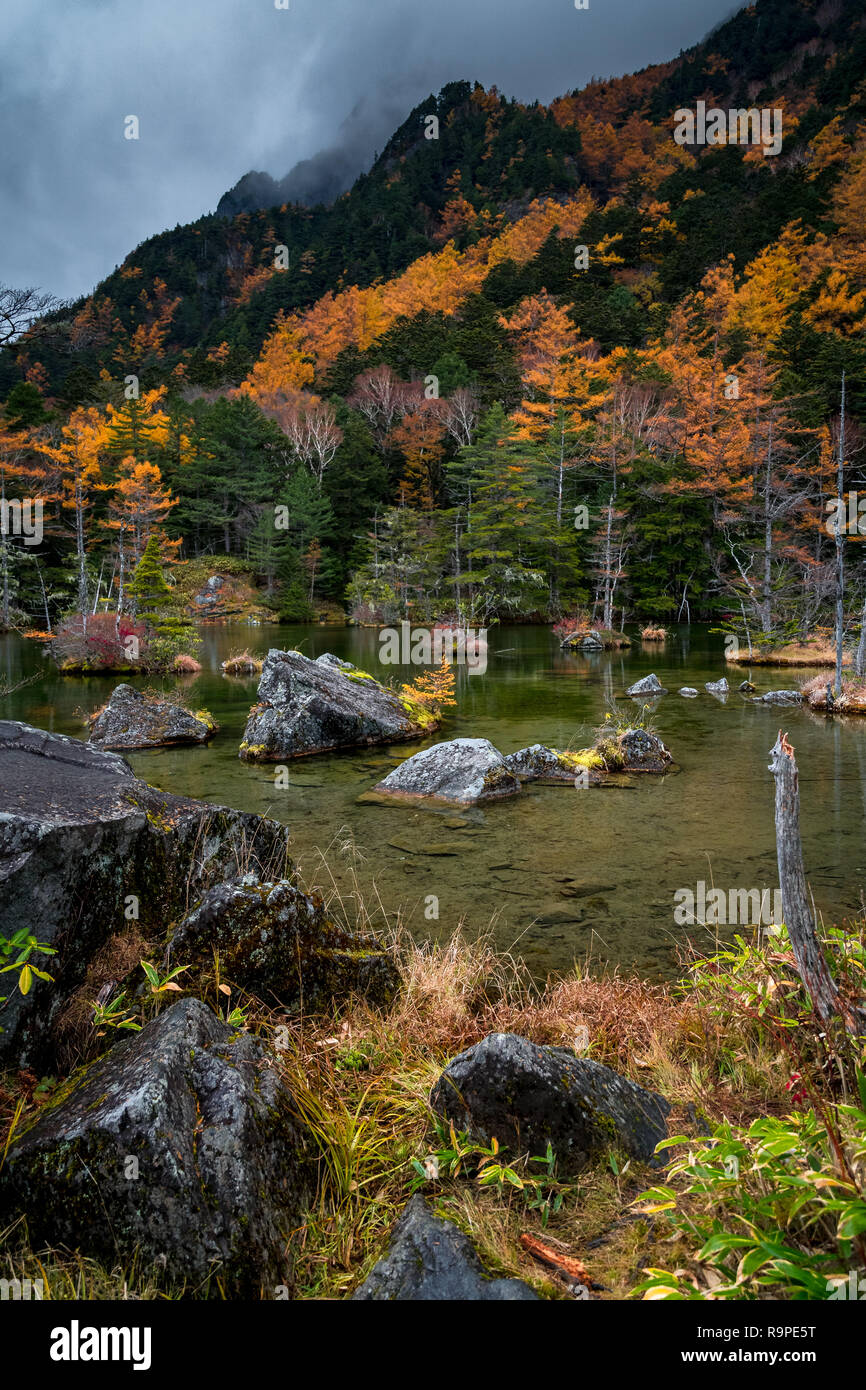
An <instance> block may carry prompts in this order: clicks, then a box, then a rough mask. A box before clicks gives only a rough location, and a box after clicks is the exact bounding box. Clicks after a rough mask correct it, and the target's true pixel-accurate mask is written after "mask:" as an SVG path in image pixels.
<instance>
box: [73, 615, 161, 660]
mask: <svg viewBox="0 0 866 1390" xmlns="http://www.w3.org/2000/svg"><path fill="white" fill-rule="evenodd" d="M51 655H52V656H53V658H54V660H55V661H56V662H57V664H58V666H59V667H60V669H61V670H62V671H146V670H148V669H149V668H150V662H151V659H152V652H151V637H150V634H149V632H148V628H147V625H146V624H145V623H143V622H136V621H135V620H134V619H133V618H129V617H126V616H125V615H121V616H120V617H118V616H117V614H116V613H93V614H91V616H90V617H88V619H87V624H86V627H85V623H84V619H83V618H82V615H81V614H80V613H73V614H72V615H71V616H70V617H68V618H65V619H64V620H63V622H62V623H61V624H60V626H59V627H58V629H57V632H56V634H55V638H54V642H53V644H52V647H51Z"/></svg>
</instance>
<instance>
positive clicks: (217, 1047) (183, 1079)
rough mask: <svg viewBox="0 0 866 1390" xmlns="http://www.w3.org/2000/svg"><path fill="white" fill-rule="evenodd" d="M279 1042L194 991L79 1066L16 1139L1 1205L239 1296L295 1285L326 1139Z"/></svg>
mask: <svg viewBox="0 0 866 1390" xmlns="http://www.w3.org/2000/svg"><path fill="white" fill-rule="evenodd" d="M272 1063H273V1057H272V1055H271V1054H270V1053H269V1052H268V1051H267V1049H266V1048H265V1047H264V1046H263V1045H262V1044H261V1043H260V1042H259V1041H258V1040H257V1039H256V1038H254V1037H252V1036H251V1035H250V1034H248V1033H240V1034H238V1033H237V1032H235V1031H234V1030H233V1029H231V1028H229V1027H227V1025H226V1024H224V1023H222V1022H220V1020H219V1019H218V1018H217V1016H216V1014H214V1013H213V1011H212V1010H211V1009H209V1008H208V1007H207V1005H206V1004H203V1003H202V1002H201V1001H200V1000H198V999H184V1000H181V1001H180V1002H179V1003H177V1004H175V1005H173V1006H172V1007H171V1008H169V1009H166V1010H165V1011H164V1012H163V1013H161V1014H160V1015H159V1016H158V1017H157V1018H155V1019H154V1020H153V1021H152V1022H151V1023H149V1024H148V1025H147V1027H146V1028H144V1029H142V1031H141V1032H140V1033H135V1034H132V1035H127V1036H126V1037H125V1039H124V1040H123V1041H122V1042H119V1043H117V1044H116V1045H115V1046H114V1047H113V1048H112V1050H111V1051H110V1052H109V1053H108V1054H107V1056H105V1057H103V1058H101V1059H100V1060H99V1061H98V1062H95V1063H91V1065H90V1066H89V1067H85V1068H83V1069H82V1070H81V1071H79V1072H77V1073H75V1074H74V1075H73V1076H72V1077H71V1078H70V1080H69V1081H68V1082H66V1083H65V1084H64V1085H63V1086H62V1087H61V1089H60V1093H59V1096H56V1097H55V1098H53V1099H52V1100H51V1101H50V1102H49V1104H48V1105H46V1106H44V1107H43V1108H42V1109H41V1110H40V1111H39V1113H38V1116H37V1118H36V1121H35V1123H34V1124H33V1125H32V1127H31V1128H30V1129H28V1130H25V1131H24V1133H23V1134H21V1135H20V1136H19V1137H18V1138H17V1139H16V1140H15V1141H14V1143H13V1144H12V1145H11V1146H10V1148H9V1152H8V1154H7V1157H6V1162H5V1164H4V1166H3V1170H2V1172H0V1211H2V1213H3V1219H4V1220H9V1219H10V1218H11V1217H12V1216H13V1215H16V1214H18V1213H19V1212H21V1211H25V1212H26V1213H27V1219H28V1225H29V1230H30V1234H31V1237H32V1238H33V1239H34V1240H35V1241H44V1242H46V1243H47V1244H49V1245H52V1246H56V1245H66V1246H69V1247H70V1248H71V1249H73V1250H79V1251H81V1252H82V1253H83V1254H85V1255H89V1256H93V1257H94V1258H97V1259H103V1260H106V1261H108V1262H114V1261H116V1260H118V1259H120V1260H124V1259H129V1258H130V1257H131V1256H132V1255H133V1253H134V1251H135V1249H136V1247H137V1246H140V1249H141V1252H142V1255H143V1257H144V1259H145V1260H155V1261H158V1262H159V1263H160V1264H163V1262H164V1266H165V1271H166V1274H167V1275H168V1277H169V1278H171V1279H174V1280H183V1279H188V1280H190V1281H194V1282H196V1283H198V1282H199V1281H201V1280H202V1279H204V1278H206V1277H207V1275H208V1274H210V1273H214V1274H217V1275H218V1276H219V1277H220V1279H221V1280H222V1281H223V1283H224V1285H225V1287H226V1289H227V1291H230V1292H231V1293H232V1294H234V1295H235V1296H239V1295H240V1296H243V1295H248V1296H253V1297H254V1296H258V1295H259V1294H260V1292H264V1294H265V1296H269V1297H274V1291H275V1288H276V1286H277V1285H284V1284H286V1283H287V1282H288V1275H289V1270H288V1267H287V1260H286V1254H285V1251H286V1247H287V1245H288V1242H289V1239H290V1233H291V1231H292V1230H293V1229H296V1228H297V1226H298V1225H299V1223H300V1220H301V1216H302V1212H303V1210H304V1208H305V1206H306V1205H307V1204H308V1203H309V1201H310V1199H311V1197H312V1195H313V1193H314V1192H315V1163H314V1159H315V1146H314V1144H313V1141H312V1138H311V1136H310V1134H309V1132H308V1131H307V1130H306V1129H305V1128H304V1127H303V1126H302V1125H301V1124H300V1123H299V1121H298V1120H297V1119H296V1118H295V1117H294V1115H293V1110H294V1106H293V1104H292V1097H291V1095H290V1093H289V1091H288V1090H287V1088H286V1086H285V1084H284V1082H283V1081H282V1080H281V1079H280V1077H279V1074H278V1072H277V1071H276V1069H275V1068H274V1066H273V1065H272Z"/></svg>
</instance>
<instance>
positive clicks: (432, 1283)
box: [352, 1193, 538, 1303]
mask: <svg viewBox="0 0 866 1390" xmlns="http://www.w3.org/2000/svg"><path fill="white" fill-rule="evenodd" d="M352 1298H353V1299H354V1300H368V1301H369V1300H373V1299H380V1300H383V1301H385V1300H387V1301H392V1302H409V1301H418V1302H422V1301H423V1302H430V1303H432V1302H450V1301H452V1300H459V1301H461V1302H469V1301H472V1302H494V1301H495V1302H504V1301H507V1302H517V1301H521V1302H528V1301H535V1300H537V1299H538V1294H537V1293H535V1292H534V1291H533V1290H532V1289H531V1288H530V1287H529V1285H528V1284H524V1282H523V1280H522V1279H497V1278H495V1277H494V1276H493V1275H492V1274H491V1273H490V1271H489V1270H486V1269H485V1268H484V1266H483V1265H482V1263H481V1261H480V1260H479V1258H478V1255H477V1254H476V1252H475V1250H474V1248H473V1246H472V1243H471V1241H470V1240H469V1238H468V1237H467V1236H465V1235H464V1234H463V1232H462V1231H460V1230H458V1228H457V1227H456V1226H455V1225H454V1223H453V1222H451V1221H446V1220H445V1219H444V1218H443V1217H441V1216H438V1215H436V1214H435V1213H434V1212H432V1211H431V1210H430V1208H429V1207H428V1205H427V1203H426V1202H425V1201H424V1198H423V1197H421V1196H420V1194H418V1193H416V1194H415V1196H414V1197H412V1198H411V1199H410V1200H409V1202H407V1204H406V1207H405V1208H404V1211H403V1214H402V1216H401V1217H400V1219H399V1221H398V1222H397V1225H396V1226H395V1227H394V1231H393V1233H392V1236H391V1242H390V1245H389V1246H388V1250H387V1252H386V1253H385V1254H384V1255H383V1256H382V1259H381V1260H380V1261H379V1263H378V1264H377V1265H374V1267H373V1269H372V1270H371V1271H370V1273H369V1274H368V1276H367V1278H366V1279H365V1280H364V1282H363V1284H362V1285H361V1287H360V1288H359V1289H357V1290H356V1291H355V1293H354V1294H353V1295H352Z"/></svg>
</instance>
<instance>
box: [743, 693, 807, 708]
mask: <svg viewBox="0 0 866 1390" xmlns="http://www.w3.org/2000/svg"><path fill="white" fill-rule="evenodd" d="M802 703H803V696H802V694H801V693H800V691H799V690H768V691H767V693H766V695H755V696H754V697H753V699H752V704H753V705H802Z"/></svg>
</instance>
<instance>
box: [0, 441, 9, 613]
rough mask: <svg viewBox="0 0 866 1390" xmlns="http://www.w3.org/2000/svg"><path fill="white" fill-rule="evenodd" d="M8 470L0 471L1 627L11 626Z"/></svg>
mask: <svg viewBox="0 0 866 1390" xmlns="http://www.w3.org/2000/svg"><path fill="white" fill-rule="evenodd" d="M7 525H8V522H7V513H6V471H5V469H3V470H2V471H0V574H2V579H3V587H2V595H0V628H8V626H9V608H10V603H9V556H8V554H7V550H6V528H7Z"/></svg>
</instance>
